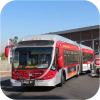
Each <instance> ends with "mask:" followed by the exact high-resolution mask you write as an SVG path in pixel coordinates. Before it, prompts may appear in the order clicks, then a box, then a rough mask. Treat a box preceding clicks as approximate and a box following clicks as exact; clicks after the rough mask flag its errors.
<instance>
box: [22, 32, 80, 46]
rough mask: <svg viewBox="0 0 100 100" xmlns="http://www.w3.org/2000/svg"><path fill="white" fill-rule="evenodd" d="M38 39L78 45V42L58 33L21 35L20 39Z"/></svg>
mask: <svg viewBox="0 0 100 100" xmlns="http://www.w3.org/2000/svg"><path fill="white" fill-rule="evenodd" d="M40 39H41V40H54V41H55V42H57V41H62V42H66V43H69V44H73V45H76V46H79V44H78V43H76V42H74V41H72V40H70V39H68V38H65V37H62V36H59V35H48V34H46V35H45V34H42V35H31V36H26V37H23V38H22V39H21V40H20V41H29V40H40Z"/></svg>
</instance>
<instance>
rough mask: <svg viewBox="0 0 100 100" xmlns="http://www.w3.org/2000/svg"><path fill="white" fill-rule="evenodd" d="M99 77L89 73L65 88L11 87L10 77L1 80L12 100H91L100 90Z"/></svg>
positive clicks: (74, 79) (70, 81) (4, 89)
mask: <svg viewBox="0 0 100 100" xmlns="http://www.w3.org/2000/svg"><path fill="white" fill-rule="evenodd" d="M99 79H100V78H99V77H94V78H93V77H91V76H90V74H89V73H85V74H82V75H80V76H79V77H73V78H71V79H69V80H67V81H66V83H65V84H64V85H63V87H59V86H56V87H54V88H51V87H30V88H25V87H24V88H23V87H15V88H13V87H11V86H10V81H9V77H4V78H1V88H2V90H3V92H4V94H5V95H6V96H8V97H9V98H11V99H89V98H91V97H93V96H94V95H95V94H96V93H97V91H98V89H99Z"/></svg>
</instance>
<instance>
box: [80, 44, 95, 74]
mask: <svg viewBox="0 0 100 100" xmlns="http://www.w3.org/2000/svg"><path fill="white" fill-rule="evenodd" d="M80 49H81V54H80V55H81V56H80V61H81V63H80V65H81V67H80V69H81V70H80V71H81V72H80V73H82V72H86V71H89V72H91V71H92V70H93V64H94V51H93V49H91V48H90V47H87V46H84V45H80Z"/></svg>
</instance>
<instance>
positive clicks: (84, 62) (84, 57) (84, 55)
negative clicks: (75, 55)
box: [83, 53, 85, 63]
mask: <svg viewBox="0 0 100 100" xmlns="http://www.w3.org/2000/svg"><path fill="white" fill-rule="evenodd" d="M83 63H85V54H84V53H83Z"/></svg>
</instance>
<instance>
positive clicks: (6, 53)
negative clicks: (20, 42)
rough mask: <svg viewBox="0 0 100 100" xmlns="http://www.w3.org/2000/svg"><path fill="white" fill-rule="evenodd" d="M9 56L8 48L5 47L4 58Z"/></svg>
mask: <svg viewBox="0 0 100 100" xmlns="http://www.w3.org/2000/svg"><path fill="white" fill-rule="evenodd" d="M8 55H9V47H5V56H6V57H8Z"/></svg>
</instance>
